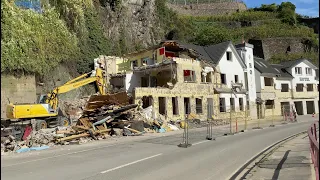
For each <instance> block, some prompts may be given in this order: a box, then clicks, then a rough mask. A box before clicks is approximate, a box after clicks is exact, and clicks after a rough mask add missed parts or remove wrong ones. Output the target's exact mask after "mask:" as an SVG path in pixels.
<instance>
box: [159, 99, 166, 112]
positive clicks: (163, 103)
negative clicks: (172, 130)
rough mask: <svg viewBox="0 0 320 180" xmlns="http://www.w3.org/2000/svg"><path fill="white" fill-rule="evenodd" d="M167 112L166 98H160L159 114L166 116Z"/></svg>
mask: <svg viewBox="0 0 320 180" xmlns="http://www.w3.org/2000/svg"><path fill="white" fill-rule="evenodd" d="M166 111H167V110H166V98H165V97H159V114H162V115H165V114H166Z"/></svg>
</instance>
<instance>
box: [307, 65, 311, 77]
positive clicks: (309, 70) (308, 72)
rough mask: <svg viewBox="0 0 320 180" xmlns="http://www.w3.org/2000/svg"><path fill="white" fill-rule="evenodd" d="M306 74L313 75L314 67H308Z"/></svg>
mask: <svg viewBox="0 0 320 180" xmlns="http://www.w3.org/2000/svg"><path fill="white" fill-rule="evenodd" d="M306 75H308V76H312V69H311V68H308V67H307V68H306Z"/></svg>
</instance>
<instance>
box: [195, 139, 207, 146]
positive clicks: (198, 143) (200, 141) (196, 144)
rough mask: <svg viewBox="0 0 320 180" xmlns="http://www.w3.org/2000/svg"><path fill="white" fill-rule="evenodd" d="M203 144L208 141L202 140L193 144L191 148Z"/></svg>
mask: <svg viewBox="0 0 320 180" xmlns="http://www.w3.org/2000/svg"><path fill="white" fill-rule="evenodd" d="M205 142H209V140H204V141H200V142H196V143H193V144H192V146H195V145H198V144H202V143H205Z"/></svg>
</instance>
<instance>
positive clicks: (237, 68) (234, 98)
mask: <svg viewBox="0 0 320 180" xmlns="http://www.w3.org/2000/svg"><path fill="white" fill-rule="evenodd" d="M205 50H206V52H207V53H208V55H209V56H210V57H211V59H212V60H213V61H214V62H212V63H213V64H215V67H216V69H218V72H220V84H221V85H220V86H218V87H216V88H215V93H217V94H219V106H220V113H223V112H229V111H230V109H231V110H232V111H235V112H241V111H245V107H246V106H247V96H246V94H247V89H246V87H247V86H246V81H247V80H246V79H247V78H246V77H245V72H246V68H247V67H246V64H245V63H244V61H243V60H242V58H241V57H240V55H239V54H238V52H237V50H236V48H235V46H234V45H233V44H232V42H231V41H227V42H223V43H220V44H216V45H211V46H207V47H205ZM235 86H236V87H238V88H237V92H234V91H232V90H231V88H232V87H235Z"/></svg>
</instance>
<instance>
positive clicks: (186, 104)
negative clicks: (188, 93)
mask: <svg viewBox="0 0 320 180" xmlns="http://www.w3.org/2000/svg"><path fill="white" fill-rule="evenodd" d="M184 113H185V114H190V113H191V107H190V98H184Z"/></svg>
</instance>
